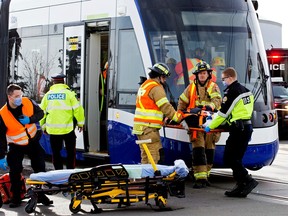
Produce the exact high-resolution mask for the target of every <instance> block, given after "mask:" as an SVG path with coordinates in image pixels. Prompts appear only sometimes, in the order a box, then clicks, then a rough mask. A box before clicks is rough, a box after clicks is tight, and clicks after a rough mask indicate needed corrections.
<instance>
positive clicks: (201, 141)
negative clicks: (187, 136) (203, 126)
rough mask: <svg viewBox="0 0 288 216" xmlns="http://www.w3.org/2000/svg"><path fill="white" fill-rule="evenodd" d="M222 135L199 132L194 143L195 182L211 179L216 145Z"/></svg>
mask: <svg viewBox="0 0 288 216" xmlns="http://www.w3.org/2000/svg"><path fill="white" fill-rule="evenodd" d="M220 135H221V134H220V133H218V132H217V133H209V134H206V133H205V132H199V131H197V136H196V139H195V140H194V141H193V142H192V166H193V172H194V177H195V180H199V179H207V177H209V175H210V171H211V168H212V166H213V161H214V155H215V143H216V142H218V141H219V139H220ZM191 139H192V138H191Z"/></svg>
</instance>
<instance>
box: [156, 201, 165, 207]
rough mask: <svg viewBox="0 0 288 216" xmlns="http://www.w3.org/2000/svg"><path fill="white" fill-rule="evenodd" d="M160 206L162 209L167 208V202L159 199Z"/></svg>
mask: <svg viewBox="0 0 288 216" xmlns="http://www.w3.org/2000/svg"><path fill="white" fill-rule="evenodd" d="M158 207H159V208H160V209H164V208H165V204H164V203H163V202H162V200H159V203H158Z"/></svg>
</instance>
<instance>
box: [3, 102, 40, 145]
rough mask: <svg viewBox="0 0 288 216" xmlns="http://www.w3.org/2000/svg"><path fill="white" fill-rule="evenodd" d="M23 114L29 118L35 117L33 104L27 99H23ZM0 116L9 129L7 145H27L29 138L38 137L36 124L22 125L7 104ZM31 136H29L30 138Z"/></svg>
mask: <svg viewBox="0 0 288 216" xmlns="http://www.w3.org/2000/svg"><path fill="white" fill-rule="evenodd" d="M22 105H23V106H22V113H23V115H26V116H28V117H31V116H32V115H33V104H32V102H31V101H30V100H29V99H28V98H27V97H23V98H22ZM0 115H1V116H2V119H3V121H4V124H5V126H6V127H7V132H6V139H7V143H15V144H17V145H27V144H28V142H29V137H30V138H33V137H34V136H35V135H36V132H37V127H36V124H35V123H33V124H26V125H24V126H23V125H22V124H21V123H20V122H19V121H18V120H17V119H16V118H15V117H14V116H13V114H12V113H11V112H10V111H9V110H8V107H7V104H5V105H4V106H3V107H2V109H1V110H0ZM28 134H29V136H28Z"/></svg>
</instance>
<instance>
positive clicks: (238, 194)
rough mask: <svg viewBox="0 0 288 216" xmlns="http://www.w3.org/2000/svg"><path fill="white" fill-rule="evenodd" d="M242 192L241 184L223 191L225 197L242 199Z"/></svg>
mask: <svg viewBox="0 0 288 216" xmlns="http://www.w3.org/2000/svg"><path fill="white" fill-rule="evenodd" d="M242 190H243V183H237V184H236V185H235V187H234V188H233V189H232V190H230V191H225V196H228V197H243V195H242V194H241V192H242ZM245 197H246V196H245Z"/></svg>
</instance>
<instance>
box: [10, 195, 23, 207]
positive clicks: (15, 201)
mask: <svg viewBox="0 0 288 216" xmlns="http://www.w3.org/2000/svg"><path fill="white" fill-rule="evenodd" d="M19 206H21V198H20V196H19V197H15V196H13V198H12V200H11V202H10V203H9V208H17V207H19Z"/></svg>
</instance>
